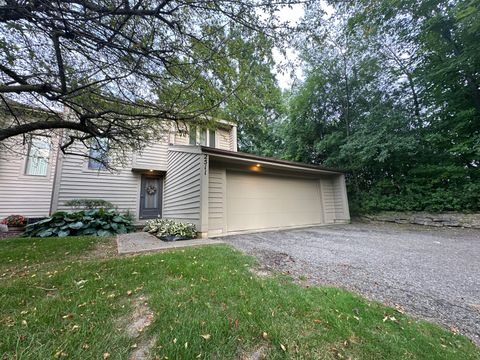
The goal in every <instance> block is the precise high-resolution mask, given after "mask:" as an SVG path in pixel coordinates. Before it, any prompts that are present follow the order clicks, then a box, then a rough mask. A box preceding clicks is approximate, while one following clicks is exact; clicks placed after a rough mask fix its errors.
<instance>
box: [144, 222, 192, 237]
mask: <svg viewBox="0 0 480 360" xmlns="http://www.w3.org/2000/svg"><path fill="white" fill-rule="evenodd" d="M143 231H146V232H148V233H150V234H153V235H155V236H156V237H158V238H160V239H162V240H182V239H193V238H195V237H196V236H197V230H196V229H195V225H194V224H190V223H182V222H178V221H175V220H170V219H154V220H149V221H147V222H146V223H145V227H144V228H143Z"/></svg>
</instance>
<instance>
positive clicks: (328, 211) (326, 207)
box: [320, 178, 336, 224]
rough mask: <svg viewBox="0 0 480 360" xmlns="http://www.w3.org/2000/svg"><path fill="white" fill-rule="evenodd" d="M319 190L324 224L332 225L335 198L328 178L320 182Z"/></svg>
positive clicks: (334, 214)
mask: <svg viewBox="0 0 480 360" xmlns="http://www.w3.org/2000/svg"><path fill="white" fill-rule="evenodd" d="M320 189H321V192H322V203H323V213H324V217H325V222H326V223H327V224H328V223H333V222H334V220H335V216H336V213H335V196H334V192H333V184H332V180H331V179H330V178H323V179H321V180H320Z"/></svg>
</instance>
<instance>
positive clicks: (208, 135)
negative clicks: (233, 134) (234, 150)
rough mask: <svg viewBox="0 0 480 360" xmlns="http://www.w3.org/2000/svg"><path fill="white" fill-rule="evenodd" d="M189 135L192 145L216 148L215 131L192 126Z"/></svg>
mask: <svg viewBox="0 0 480 360" xmlns="http://www.w3.org/2000/svg"><path fill="white" fill-rule="evenodd" d="M189 134H190V141H189V143H190V145H202V146H210V147H215V130H208V129H206V128H201V127H198V126H190V130H189ZM197 139H198V140H197Z"/></svg>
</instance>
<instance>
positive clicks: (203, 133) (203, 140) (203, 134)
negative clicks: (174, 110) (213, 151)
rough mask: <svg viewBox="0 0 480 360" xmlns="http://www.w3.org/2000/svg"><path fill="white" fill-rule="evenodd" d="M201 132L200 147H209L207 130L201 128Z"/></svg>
mask: <svg viewBox="0 0 480 360" xmlns="http://www.w3.org/2000/svg"><path fill="white" fill-rule="evenodd" d="M199 131H200V145H203V146H207V129H204V128H201V129H200V130H199Z"/></svg>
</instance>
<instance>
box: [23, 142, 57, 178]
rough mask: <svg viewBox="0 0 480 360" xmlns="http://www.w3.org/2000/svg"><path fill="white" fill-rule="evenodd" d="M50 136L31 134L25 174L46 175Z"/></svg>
mask: <svg viewBox="0 0 480 360" xmlns="http://www.w3.org/2000/svg"><path fill="white" fill-rule="evenodd" d="M50 146H51V143H50V138H48V137H46V136H37V135H33V136H32V137H31V138H30V142H29V144H28V154H27V164H26V166H25V175H34V176H47V170H48V161H49V158H50Z"/></svg>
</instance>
